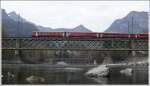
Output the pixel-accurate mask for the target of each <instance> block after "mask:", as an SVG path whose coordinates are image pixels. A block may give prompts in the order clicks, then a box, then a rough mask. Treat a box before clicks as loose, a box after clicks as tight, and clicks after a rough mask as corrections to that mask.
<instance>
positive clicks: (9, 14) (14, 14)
mask: <svg viewBox="0 0 150 86" xmlns="http://www.w3.org/2000/svg"><path fill="white" fill-rule="evenodd" d="M8 16H9V17H10V18H11V19H13V20H14V21H16V22H18V21H20V22H29V21H27V20H26V19H24V18H22V17H21V16H20V15H18V14H16V12H15V11H12V12H10V13H8Z"/></svg>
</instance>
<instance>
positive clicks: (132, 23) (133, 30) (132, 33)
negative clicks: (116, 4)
mask: <svg viewBox="0 0 150 86" xmlns="http://www.w3.org/2000/svg"><path fill="white" fill-rule="evenodd" d="M132 34H134V30H133V16H132Z"/></svg>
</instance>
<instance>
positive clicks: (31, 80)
mask: <svg viewBox="0 0 150 86" xmlns="http://www.w3.org/2000/svg"><path fill="white" fill-rule="evenodd" d="M26 80H27V81H28V82H29V83H31V84H34V83H39V82H44V81H45V79H44V78H42V77H38V76H33V75H32V76H29V77H27V78H26Z"/></svg>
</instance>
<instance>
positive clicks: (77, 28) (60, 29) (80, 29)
mask: <svg viewBox="0 0 150 86" xmlns="http://www.w3.org/2000/svg"><path fill="white" fill-rule="evenodd" d="M51 31H54V32H92V31H90V30H89V29H87V28H86V27H85V26H83V25H79V26H77V27H75V28H56V29H52V30H51Z"/></svg>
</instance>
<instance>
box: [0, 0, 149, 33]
mask: <svg viewBox="0 0 150 86" xmlns="http://www.w3.org/2000/svg"><path fill="white" fill-rule="evenodd" d="M1 7H2V8H4V9H5V10H6V12H7V13H9V12H11V11H15V12H16V13H17V14H20V15H21V16H22V17H24V18H25V19H27V20H29V21H31V22H33V23H35V24H37V25H42V26H45V27H51V28H61V27H62V28H74V27H76V26H78V25H80V24H82V25H84V26H85V27H87V28H88V29H90V30H92V31H95V32H102V31H104V30H106V29H107V28H108V27H109V26H110V25H111V24H112V22H113V21H114V20H116V19H119V18H122V17H124V16H126V15H127V14H128V13H129V12H130V11H147V12H148V11H149V2H148V1H2V2H1Z"/></svg>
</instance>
